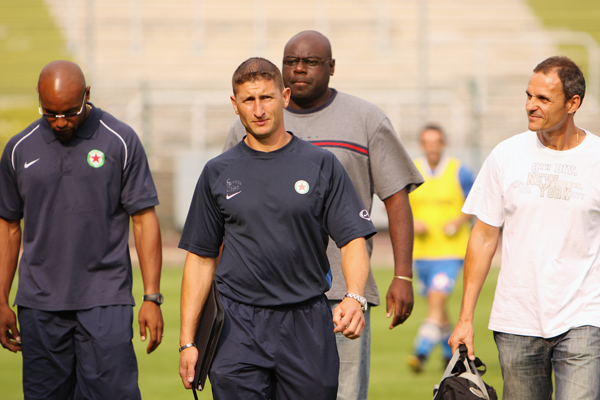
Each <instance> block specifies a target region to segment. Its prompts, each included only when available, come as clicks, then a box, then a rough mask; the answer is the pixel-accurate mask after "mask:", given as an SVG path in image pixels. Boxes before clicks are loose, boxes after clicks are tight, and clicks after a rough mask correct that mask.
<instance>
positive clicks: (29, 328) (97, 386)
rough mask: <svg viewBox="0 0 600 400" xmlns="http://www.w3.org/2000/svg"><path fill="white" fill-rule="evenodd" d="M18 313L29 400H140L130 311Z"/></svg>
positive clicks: (28, 310) (24, 310)
mask: <svg viewBox="0 0 600 400" xmlns="http://www.w3.org/2000/svg"><path fill="white" fill-rule="evenodd" d="M18 313H19V324H20V333H21V340H22V346H23V347H22V349H23V393H24V395H25V400H33V399H56V400H68V399H77V400H79V399H90V400H95V399H106V400H109V399H110V400H114V399H128V400H130V399H131V400H135V399H141V396H140V390H139V388H138V369H137V361H136V358H135V352H134V350H133V343H132V342H131V339H132V338H133V328H132V323H133V307H132V306H109V307H95V308H92V309H90V310H79V311H58V312H47V311H40V310H35V309H31V308H26V307H19V310H18Z"/></svg>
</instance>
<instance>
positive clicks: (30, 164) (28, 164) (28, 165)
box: [24, 158, 40, 169]
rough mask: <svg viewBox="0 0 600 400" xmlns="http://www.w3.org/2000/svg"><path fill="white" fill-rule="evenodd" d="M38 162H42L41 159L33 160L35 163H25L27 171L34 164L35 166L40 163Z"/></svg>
mask: <svg viewBox="0 0 600 400" xmlns="http://www.w3.org/2000/svg"><path fill="white" fill-rule="evenodd" d="M38 161H40V159H39V158H38V159H37V160H33V161H29V162H26V163H25V165H24V167H25V169H27V168H29V167H31V166H32V165H33V164H35V163H36V162H38Z"/></svg>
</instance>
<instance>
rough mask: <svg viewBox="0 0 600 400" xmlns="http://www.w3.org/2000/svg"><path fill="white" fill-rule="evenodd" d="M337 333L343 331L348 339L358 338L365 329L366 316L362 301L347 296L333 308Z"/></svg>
mask: <svg viewBox="0 0 600 400" xmlns="http://www.w3.org/2000/svg"><path fill="white" fill-rule="evenodd" d="M333 323H334V324H335V329H334V330H333V331H334V332H335V333H338V332H342V335H344V336H346V337H347V338H348V339H358V338H359V337H360V335H362V333H363V330H364V329H365V316H364V315H363V312H362V307H361V305H360V303H359V302H358V301H356V300H354V299H352V298H349V297H346V298H345V299H344V300H342V302H341V303H340V304H338V305H337V307H335V309H334V310H333Z"/></svg>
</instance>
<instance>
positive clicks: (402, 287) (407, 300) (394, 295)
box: [385, 278, 414, 329]
mask: <svg viewBox="0 0 600 400" xmlns="http://www.w3.org/2000/svg"><path fill="white" fill-rule="evenodd" d="M385 300H386V307H387V318H389V317H391V316H392V312H393V314H394V317H393V318H392V322H391V323H390V329H393V328H394V327H396V326H397V325H399V324H403V323H404V321H406V320H407V319H408V317H410V314H411V313H412V309H413V303H414V294H413V288H412V283H411V282H408V281H405V280H403V279H397V278H393V280H392V283H391V285H390V288H389V289H388V292H387V294H386V296H385Z"/></svg>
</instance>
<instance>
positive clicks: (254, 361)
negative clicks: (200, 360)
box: [208, 296, 279, 400]
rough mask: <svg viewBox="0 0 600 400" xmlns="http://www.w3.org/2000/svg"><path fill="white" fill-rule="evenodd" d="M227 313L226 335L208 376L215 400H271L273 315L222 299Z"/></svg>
mask: <svg viewBox="0 0 600 400" xmlns="http://www.w3.org/2000/svg"><path fill="white" fill-rule="evenodd" d="M219 298H220V300H221V304H223V308H224V310H225V321H224V324H223V331H222V332H221V337H220V338H219V344H218V345H217V350H216V352H215V356H214V359H213V363H212V365H211V367H210V371H209V373H208V376H209V379H210V383H211V385H212V392H213V398H214V399H215V400H231V399H244V400H246V399H248V400H268V399H271V391H272V390H271V387H272V385H271V380H272V377H271V375H272V370H273V368H274V366H275V359H274V358H275V357H274V355H273V353H274V347H275V344H274V339H273V338H274V337H276V335H277V334H278V331H279V324H278V323H276V322H273V318H272V317H273V311H272V310H269V309H266V308H259V307H252V306H248V305H245V304H241V303H237V302H235V301H232V300H230V299H228V298H227V297H224V296H219Z"/></svg>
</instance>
